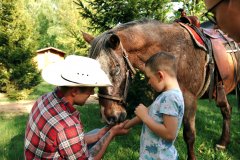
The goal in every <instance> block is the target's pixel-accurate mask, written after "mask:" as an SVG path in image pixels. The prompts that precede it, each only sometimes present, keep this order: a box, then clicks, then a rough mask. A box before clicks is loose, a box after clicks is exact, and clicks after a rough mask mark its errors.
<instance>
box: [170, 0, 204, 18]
mask: <svg viewBox="0 0 240 160" xmlns="http://www.w3.org/2000/svg"><path fill="white" fill-rule="evenodd" d="M177 3H179V8H183V9H184V10H185V12H186V13H187V15H191V16H197V17H198V18H199V20H200V22H204V21H206V20H207V19H206V17H204V16H203V13H205V12H206V7H205V3H204V1H203V0H190V1H189V0H178V1H177ZM174 14H175V17H180V13H179V12H178V11H177V10H176V11H175V12H174Z"/></svg>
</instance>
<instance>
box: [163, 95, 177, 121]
mask: <svg viewBox="0 0 240 160" xmlns="http://www.w3.org/2000/svg"><path fill="white" fill-rule="evenodd" d="M179 102H180V101H179V98H178V96H177V95H174V94H173V95H164V96H163V97H162V99H161V100H160V106H161V107H160V113H162V114H166V115H170V116H175V117H177V116H178V115H179V109H180V106H179V105H180V104H179Z"/></svg>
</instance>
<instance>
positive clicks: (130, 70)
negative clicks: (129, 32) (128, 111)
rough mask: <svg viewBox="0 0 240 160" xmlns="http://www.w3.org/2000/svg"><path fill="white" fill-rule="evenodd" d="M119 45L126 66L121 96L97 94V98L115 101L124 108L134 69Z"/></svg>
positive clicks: (134, 72)
mask: <svg viewBox="0 0 240 160" xmlns="http://www.w3.org/2000/svg"><path fill="white" fill-rule="evenodd" d="M120 45H121V49H122V56H123V59H124V62H125V63H126V66H127V72H126V81H125V86H124V92H123V96H122V97H120V96H114V95H106V94H100V93H98V97H101V98H105V99H108V100H112V101H117V102H118V103H119V104H123V105H125V106H126V100H127V93H128V88H129V83H130V81H131V79H132V78H133V76H134V75H135V74H136V70H135V69H134V67H133V66H132V64H131V62H130V61H129V59H128V54H127V52H126V50H125V49H124V48H123V46H122V44H121V43H120ZM130 74H131V75H130Z"/></svg>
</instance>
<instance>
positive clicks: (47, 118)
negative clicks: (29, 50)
mask: <svg viewBox="0 0 240 160" xmlns="http://www.w3.org/2000/svg"><path fill="white" fill-rule="evenodd" d="M42 77H43V79H44V80H45V81H46V82H48V83H50V84H53V85H56V86H58V87H57V88H55V90H54V91H53V92H50V93H47V94H45V95H43V96H41V97H39V98H38V100H37V101H36V102H35V104H34V106H33V108H32V110H31V112H30V115H29V120H28V123H27V128H26V132H25V143H24V157H25V159H27V160H32V159H81V160H85V159H94V160H96V159H97V160H98V159H101V158H102V157H103V155H104V152H105V151H106V148H107V146H108V145H109V143H110V142H111V140H112V139H113V138H114V137H115V136H116V135H121V134H127V133H128V130H127V129H124V128H123V126H124V123H120V124H118V125H115V126H113V127H112V128H111V129H110V128H107V127H104V128H102V129H100V130H99V131H97V132H96V133H93V134H84V129H83V125H82V122H81V121H80V114H79V112H78V111H77V110H76V109H75V108H74V105H84V104H85V102H86V100H87V99H88V97H89V96H90V95H92V94H93V93H94V87H104V86H110V85H111V82H110V81H109V79H108V77H107V75H106V74H105V73H104V71H103V70H102V69H101V68H100V64H99V63H98V62H97V61H96V60H94V59H91V58H87V57H81V56H75V55H70V56H67V57H66V58H65V60H63V61H60V62H56V63H53V64H50V65H48V66H47V67H46V68H45V69H43V71H42ZM94 143H96V144H95V145H93V146H92V147H91V149H90V150H88V147H89V146H88V145H92V144H94Z"/></svg>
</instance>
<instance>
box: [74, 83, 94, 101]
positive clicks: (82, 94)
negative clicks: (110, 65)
mask: <svg viewBox="0 0 240 160" xmlns="http://www.w3.org/2000/svg"><path fill="white" fill-rule="evenodd" d="M93 94H94V87H78V92H77V94H76V96H75V97H74V104H76V105H84V104H85V103H86V101H87V99H88V98H89V96H90V95H93Z"/></svg>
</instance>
